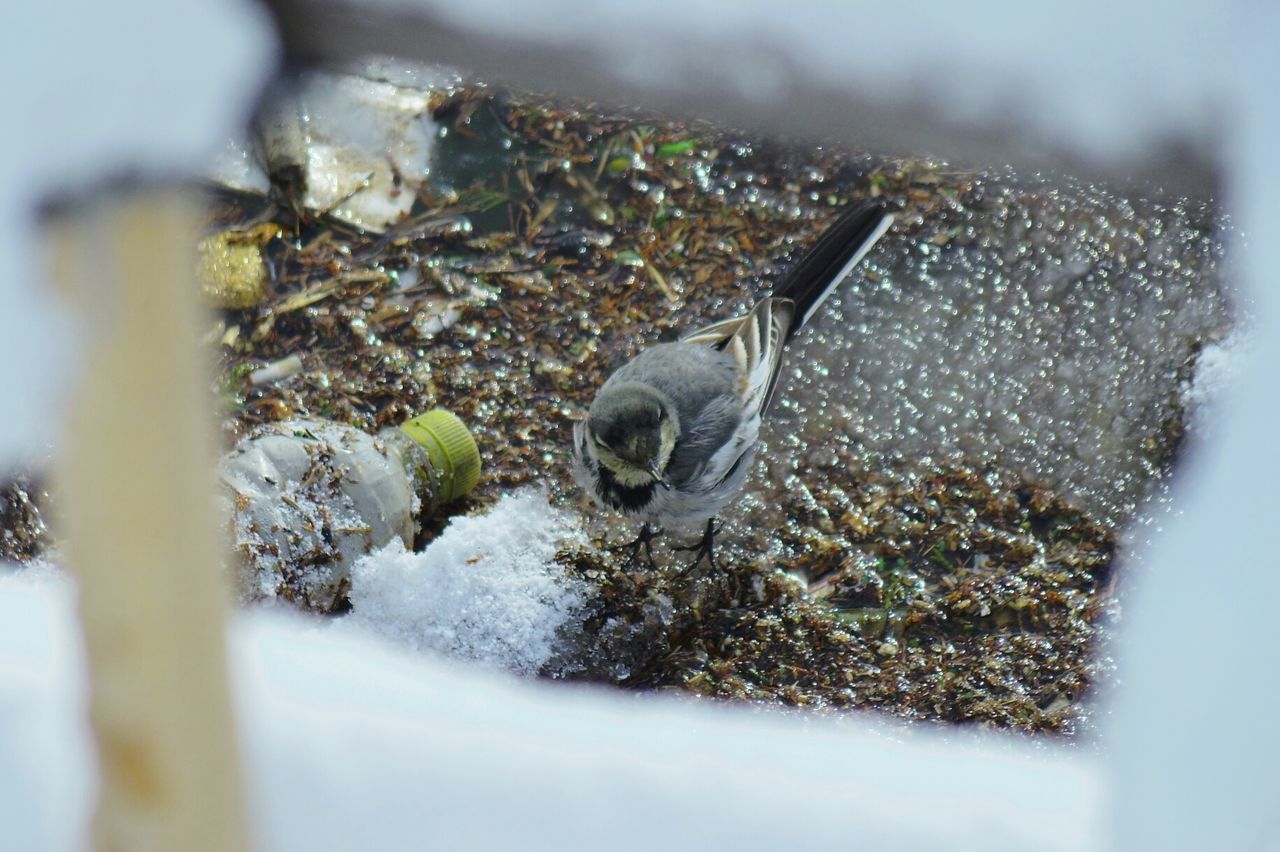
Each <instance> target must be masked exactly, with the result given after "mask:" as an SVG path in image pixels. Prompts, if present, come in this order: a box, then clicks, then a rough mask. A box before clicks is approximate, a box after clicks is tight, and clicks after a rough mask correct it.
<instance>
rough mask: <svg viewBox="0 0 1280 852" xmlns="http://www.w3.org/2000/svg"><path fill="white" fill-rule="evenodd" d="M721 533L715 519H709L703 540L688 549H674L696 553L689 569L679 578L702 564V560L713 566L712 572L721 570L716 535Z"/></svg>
mask: <svg viewBox="0 0 1280 852" xmlns="http://www.w3.org/2000/svg"><path fill="white" fill-rule="evenodd" d="M719 531H720V529H719V527H717V526H716V519H715V518H708V519H707V528H706V529H705V530H704V531H703V533H702V538H700V539H698V541H697V542H695V543H694V544H691V545H689V546H687V547H674V548H672V550H691V551H694V557H693V561H692V562H690V563H689V565H688V567H687V568H685V569H684V570H683V571H681V572H680V574H679V575H678V576H680V577H683V576H685V575H686V574H688V573H689V572H690V571H692V570H693V569H694V568H697V567H698V566H699V565H701V564H702V560H704V559H705V560H707V564H708V565H710V566H711V570H712V571H717V570H719V568H720V566H719V565H717V564H716V551H715V539H716V533H718V532H719Z"/></svg>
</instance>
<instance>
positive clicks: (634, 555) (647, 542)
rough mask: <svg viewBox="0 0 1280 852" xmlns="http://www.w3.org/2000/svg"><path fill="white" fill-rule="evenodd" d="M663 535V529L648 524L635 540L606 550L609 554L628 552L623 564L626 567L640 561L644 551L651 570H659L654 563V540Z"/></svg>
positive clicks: (642, 527) (641, 529) (642, 528)
mask: <svg viewBox="0 0 1280 852" xmlns="http://www.w3.org/2000/svg"><path fill="white" fill-rule="evenodd" d="M660 535H662V529H661V528H653V527H650V526H649V525H648V524H644V525H643V526H641V527H640V534H639V535H637V536H636V537H635V539H634V540H632V541H628V542H625V543H623V544H615V545H613V546H612V547H606V548H604V549H605V550H606V551H608V552H609V553H621V552H623V551H626V553H627V561H626V562H625V563H623V564H624V565H625V566H631V565H634V564H635V563H637V562H639V561H640V550H641V549H642V548H643V549H644V556H645V559H646V560H647V561H648V563H649V568H650V569H652V570H655V571H656V570H657V567H658V566H657V565H656V564H655V563H654V561H653V540H654V539H655V538H657V537H658V536H660Z"/></svg>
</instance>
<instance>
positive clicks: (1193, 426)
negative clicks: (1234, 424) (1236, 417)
mask: <svg viewBox="0 0 1280 852" xmlns="http://www.w3.org/2000/svg"><path fill="white" fill-rule="evenodd" d="M1252 350H1253V346H1252V344H1251V335H1250V332H1249V331H1248V330H1246V329H1236V330H1235V331H1233V332H1232V333H1231V334H1230V335H1228V336H1227V337H1226V338H1225V339H1223V340H1221V341H1219V342H1217V343H1210V344H1208V345H1207V346H1205V347H1204V348H1203V349H1201V350H1200V354H1199V355H1198V356H1197V357H1196V365H1195V371H1194V373H1192V376H1191V380H1190V381H1189V382H1187V383H1186V384H1185V385H1184V386H1183V388H1182V395H1181V396H1182V400H1181V401H1182V407H1183V409H1184V410H1185V411H1186V413H1187V416H1186V426H1187V431H1188V432H1189V433H1190V434H1191V435H1192V437H1193V438H1195V439H1197V440H1200V441H1204V440H1206V439H1208V438H1210V437H1211V436H1212V432H1213V423H1214V422H1216V420H1217V418H1218V416H1219V413H1220V411H1219V409H1220V407H1221V406H1222V404H1223V403H1224V402H1225V401H1226V400H1227V399H1228V398H1229V395H1230V393H1231V391H1232V390H1233V388H1234V385H1235V384H1236V382H1237V381H1238V380H1239V379H1240V372H1241V368H1242V366H1243V365H1244V364H1245V363H1247V362H1248V360H1249V359H1250V358H1251V357H1252V356H1253V351H1252Z"/></svg>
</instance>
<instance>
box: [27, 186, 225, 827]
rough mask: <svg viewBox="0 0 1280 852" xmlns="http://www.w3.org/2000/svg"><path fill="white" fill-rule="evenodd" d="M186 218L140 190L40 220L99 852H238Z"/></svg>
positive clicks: (191, 229)
mask: <svg viewBox="0 0 1280 852" xmlns="http://www.w3.org/2000/svg"><path fill="white" fill-rule="evenodd" d="M198 222H199V219H198V212H197V208H196V207H195V206H194V204H193V202H192V201H191V200H190V199H188V198H186V197H184V196H182V195H180V194H178V193H176V192H167V191H160V192H141V191H140V192H137V193H133V194H127V195H115V196H112V197H110V198H109V200H105V201H99V202H95V203H93V204H91V205H89V207H88V208H87V209H86V210H85V211H83V212H76V213H75V215H73V216H72V217H70V218H69V219H63V220H60V221H59V222H57V223H55V224H54V225H52V231H53V249H54V258H53V263H54V272H55V276H56V278H57V280H58V281H59V282H60V283H61V284H62V285H63V286H64V287H66V288H67V289H69V290H70V291H71V292H72V294H73V301H74V302H75V304H76V305H77V307H78V308H79V309H80V314H81V319H82V328H83V332H84V336H85V345H84V356H85V358H84V362H83V363H84V368H83V372H82V375H81V377H80V381H79V386H78V388H77V389H76V391H75V396H74V398H73V399H72V400H71V401H70V402H71V405H70V406H69V408H70V411H71V414H70V418H69V422H68V423H67V424H66V425H67V429H66V431H65V434H64V435H63V437H62V443H61V446H60V453H59V454H60V459H59V480H60V482H59V491H60V495H61V504H62V508H63V516H64V524H65V532H66V540H67V546H68V557H69V564H70V565H71V566H72V568H73V571H74V573H75V575H76V577H77V580H78V584H79V589H80V617H81V623H82V625H83V628H84V637H85V644H86V647H87V653H88V660H89V669H90V671H89V680H90V686H91V699H90V713H91V717H92V722H93V729H94V734H95V736H96V739H97V746H98V754H99V762H100V766H101V777H102V788H101V799H100V801H99V804H98V810H97V813H96V815H95V817H94V824H93V842H94V847H95V848H96V849H98V850H102V852H126V850H127V852H149V850H155V852H162V850H163V852H177V850H183V852H199V850H208V851H209V852H214V850H218V852H231V850H243V849H246V848H247V840H246V824H245V817H244V803H243V798H242V793H241V789H240V787H241V785H240V761H239V753H238V750H237V743H236V739H235V736H234V731H233V724H232V716H231V702H230V698H229V693H228V689H227V686H228V678H227V668H226V665H227V659H226V644H225V643H226V639H225V628H224V623H225V618H226V610H227V594H228V593H227V591H226V586H227V584H226V583H225V582H224V578H223V561H222V558H221V556H222V550H221V546H220V544H219V542H218V539H217V536H216V526H215V523H216V522H215V520H214V514H213V511H212V496H213V495H212V483H213V476H212V470H213V460H214V453H213V447H214V440H213V436H214V420H213V413H212V405H211V391H210V380H209V372H208V370H207V369H206V364H205V362H204V360H203V357H202V353H201V351H200V347H199V342H198V341H199V339H200V335H201V334H202V332H203V331H204V324H203V323H202V322H201V312H202V311H201V305H200V291H199V289H198V287H197V285H196V282H195V280H194V263H193V254H194V245H195V242H196V235H197V228H198Z"/></svg>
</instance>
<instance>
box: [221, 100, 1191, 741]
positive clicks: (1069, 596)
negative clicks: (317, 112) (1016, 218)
mask: <svg viewBox="0 0 1280 852" xmlns="http://www.w3.org/2000/svg"><path fill="white" fill-rule="evenodd" d="M432 104H433V114H434V116H435V119H436V120H437V121H439V122H441V123H442V124H443V125H444V128H445V130H446V131H447V133H446V134H445V135H443V137H442V138H441V139H440V141H439V145H438V146H437V158H438V160H440V161H441V165H440V167H439V168H438V169H437V170H436V172H435V179H434V180H433V181H432V182H430V183H429V184H427V185H424V186H423V187H421V188H420V189H419V190H418V197H417V199H416V201H415V203H414V206H413V208H412V209H411V210H410V212H409V214H408V216H407V217H406V218H405V219H404V220H403V221H401V222H400V223H399V224H397V225H395V226H393V227H391V228H390V229H388V231H387V232H386V233H383V234H366V233H362V232H360V231H358V230H356V229H353V228H352V227H350V226H349V225H346V224H343V223H342V222H339V221H335V220H333V219H331V218H326V217H322V216H320V217H317V216H314V215H312V214H308V213H306V212H305V211H300V210H297V209H293V208H288V207H287V206H281V207H275V206H271V205H270V203H268V202H263V201H261V200H260V199H257V198H255V197H252V196H247V195H245V196H241V195H235V194H228V193H225V192H218V193H214V194H213V195H212V196H211V198H210V204H211V214H210V222H209V224H210V228H211V229H215V230H220V229H232V228H238V229H248V228H251V227H258V228H259V230H258V231H255V233H269V234H273V235H274V236H272V237H271V238H270V239H269V240H268V241H267V242H265V244H264V245H263V258H264V263H265V264H266V267H267V269H268V272H269V276H268V282H267V285H266V291H267V293H266V298H265V299H264V300H263V301H262V302H261V303H260V304H258V305H256V306H254V307H252V308H247V309H243V310H229V311H224V312H222V314H221V315H220V320H219V322H220V323H221V326H220V328H219V330H218V331H219V333H218V335H216V336H215V337H214V338H213V339H215V340H217V339H220V341H221V342H220V343H218V344H217V345H218V352H219V357H220V373H219V380H218V390H219V392H220V394H221V398H222V399H223V401H224V405H225V415H226V416H225V430H224V431H225V433H226V437H227V438H228V441H229V442H230V441H233V440H234V439H235V438H237V437H239V436H241V435H243V434H245V433H247V432H248V431H249V430H251V429H253V428H254V427H255V426H257V425H259V424H261V423H265V422H271V421H277V420H284V419H288V418H291V417H322V418H327V419H331V420H336V421H340V422H345V423H351V424H354V425H357V426H360V427H362V428H365V429H367V430H370V431H372V430H376V429H378V428H381V427H383V426H386V425H389V424H394V423H399V422H401V421H403V420H405V419H407V418H409V417H411V416H413V415H415V414H417V413H419V412H422V411H425V410H427V409H429V408H432V407H434V406H443V407H446V408H449V409H450V410H452V411H454V412H456V413H457V414H458V415H459V416H461V417H462V419H463V420H464V421H465V422H466V423H467V424H468V425H469V426H470V427H471V428H472V430H473V432H474V434H475V436H476V439H477V442H478V443H479V445H480V447H481V451H482V453H483V454H484V469H485V478H484V479H483V481H482V482H481V484H480V486H479V487H478V488H477V490H476V491H475V492H473V494H472V496H471V498H470V500H469V502H468V503H466V504H463V505H462V506H461V507H460V509H461V510H464V511H465V510H469V509H476V508H479V507H482V506H486V505H489V504H492V503H493V502H494V501H495V500H496V499H497V498H498V497H499V496H500V495H502V494H504V493H508V492H510V491H511V490H512V489H513V488H516V487H518V486H520V485H523V484H525V483H529V482H537V483H542V484H546V485H548V486H549V488H550V490H551V494H552V497H553V500H554V501H555V502H556V503H557V504H559V505H564V506H571V505H577V506H578V507H579V508H581V509H582V510H583V511H584V513H585V516H586V517H587V518H588V519H589V524H590V532H591V534H592V536H593V538H594V540H595V541H596V543H597V544H602V543H605V542H606V541H607V540H611V539H614V540H616V539H622V538H624V537H626V536H627V535H629V533H630V531H629V530H626V529H625V525H623V524H619V523H617V522H616V520H614V521H611V520H609V519H607V518H604V517H602V516H601V515H600V513H598V512H597V511H595V510H594V509H590V508H589V507H588V504H587V503H586V502H585V501H584V499H583V498H582V495H580V494H578V493H576V491H575V489H574V487H573V485H572V483H571V479H570V476H569V472H568V470H569V464H568V462H569V436H570V431H571V424H572V421H573V420H574V419H575V418H577V417H580V416H581V415H582V414H583V413H584V412H585V409H586V407H587V405H588V404H589V403H590V401H591V398H592V396H593V394H594V393H595V391H596V389H597V388H598V387H599V386H600V384H601V383H602V382H603V381H604V379H605V378H606V377H607V376H608V375H609V373H610V372H612V370H613V369H614V368H616V367H617V366H618V365H620V364H621V363H623V362H624V361H625V360H626V359H628V358H630V357H631V356H633V355H634V354H635V353H636V352H637V351H638V350H639V349H640V348H641V347H642V346H643V345H645V344H647V343H650V342H652V341H654V340H658V339H670V338H671V337H673V336H674V335H675V334H677V333H678V332H679V331H681V330H684V329H688V328H692V327H696V326H698V325H699V324H700V323H702V322H705V321H709V320H711V319H716V318H720V317H723V316H724V315H726V314H728V313H729V312H731V311H735V310H739V309H741V308H743V307H745V306H747V305H749V304H750V303H751V301H752V300H753V299H754V298H756V297H758V296H759V295H761V294H762V293H764V292H765V291H766V290H767V289H768V287H769V286H771V285H772V284H773V283H775V282H776V281H777V279H778V277H779V275H780V273H781V272H782V271H784V270H785V268H786V266H787V264H789V263H790V262H791V261H792V260H793V259H794V257H795V256H796V255H797V254H798V253H799V252H801V251H802V250H803V249H804V247H806V246H807V245H809V244H810V243H811V242H812V241H813V240H814V239H815V238H816V236H817V235H818V234H819V233H820V232H821V231H822V230H823V229H824V228H825V227H826V226H827V225H828V224H829V223H830V222H831V221H832V219H833V218H834V217H835V216H836V215H837V214H838V211H839V210H840V209H841V207H842V206H843V205H845V204H847V203H849V202H851V201H853V200H857V199H862V198H866V197H882V198H885V199H886V200H887V201H889V202H891V203H892V204H893V205H894V206H895V207H896V208H897V209H898V224H897V225H895V230H894V231H893V232H892V233H891V235H890V238H889V240H890V242H895V241H896V242H895V244H900V251H899V253H900V254H904V255H905V254H907V253H908V252H917V253H918V254H920V255H921V256H922V257H924V258H925V260H924V261H921V262H922V263H923V262H925V261H928V262H931V263H937V262H940V261H939V260H938V259H939V258H943V257H945V256H947V253H948V252H952V251H965V250H969V248H971V247H972V246H975V245H978V246H981V247H982V249H983V251H988V252H995V251H997V250H998V248H999V247H998V246H994V247H993V246H991V245H989V244H988V242H989V241H990V239H991V237H990V236H989V235H986V234H975V233H974V232H973V231H972V229H971V228H968V229H966V227H964V226H963V225H961V224H958V222H960V221H961V219H960V216H959V211H962V210H963V209H965V208H966V206H969V207H973V208H981V207H983V206H984V205H985V206H988V207H994V206H997V205H999V204H1003V203H1004V201H1003V200H1002V199H1000V198H993V197H991V196H990V186H991V183H992V182H991V180H989V177H984V176H983V175H979V174H975V173H968V172H962V171H956V170H953V169H950V168H948V167H946V166H945V164H941V163H936V162H928V161H912V160H902V159H896V158H891V157H883V156H870V155H865V154H855V153H851V152H848V151H843V150H840V149H838V148H836V147H830V146H826V147H821V148H814V147H813V146H807V147H806V146H800V145H791V144H783V143H779V142H771V141H766V140H762V139H758V138H754V137H752V136H749V135H746V134H741V133H736V132H731V131H726V130H723V129H717V128H713V127H710V126H706V125H701V124H692V125H691V124H680V123H676V122H671V121H668V120H665V119H661V118H659V117H655V116H652V115H646V114H642V113H638V112H633V113H628V114H624V115H618V114H607V115H606V114H602V113H601V112H600V109H599V107H596V106H590V105H566V104H565V103H563V102H558V103H552V102H550V101H548V100H547V99H545V98H542V97H533V96H527V95H510V94H505V93H500V92H497V91H495V90H492V89H489V88H487V87H484V86H479V85H466V86H460V87H455V88H454V89H451V90H450V91H449V92H447V93H443V94H440V95H438V96H433V98H432ZM266 223H269V224H270V226H271V227H270V228H266V227H265V224H266ZM1019 227H1020V226H1019ZM1037 239H1040V237H1037ZM895 250H898V249H895ZM917 250H918V251H917ZM1206 262H1207V261H1206ZM1073 274H1075V273H1073ZM1080 274H1081V275H1083V274H1084V273H1080ZM893 286H894V284H893V282H892V281H891V280H889V278H888V276H887V274H886V272H885V267H882V266H876V265H874V264H873V265H870V266H869V267H868V268H867V269H866V284H865V287H864V289H866V290H869V291H873V290H886V291H887V290H891V289H892V288H893ZM1046 286H1047V285H1046ZM833 301H834V300H833ZM842 331H843V329H842V328H840V327H837V328H835V329H834V330H833V331H832V332H830V333H841V332H842ZM960 333H966V334H967V333H968V330H966V329H964V328H961V329H960V330H959V331H958V332H957V334H960ZM811 336H812V335H811ZM815 340H816V338H815ZM815 345H819V344H815ZM291 355H298V356H300V359H301V365H302V368H301V370H299V371H298V372H297V373H295V374H293V375H291V376H288V377H285V378H283V379H282V380H280V381H278V382H275V383H273V384H254V383H253V382H251V381H250V380H249V376H250V375H251V374H252V373H253V372H254V371H255V370H259V369H261V368H263V367H264V366H266V365H268V364H271V363H274V362H276V361H278V360H280V359H282V358H286V357H288V356H291ZM818 378H819V379H820V378H821V376H819V377H818ZM785 382H786V379H784V385H785ZM820 413H822V414H823V417H822V418H809V421H808V422H806V423H803V424H800V425H794V424H793V421H789V420H787V419H786V418H788V417H792V418H794V417H795V415H794V413H793V412H790V411H788V410H787V409H786V407H785V405H783V406H779V410H778V411H775V412H773V413H772V416H773V420H774V421H776V423H774V424H772V425H771V426H770V427H769V429H771V430H772V431H769V430H766V436H765V443H764V446H763V447H762V452H761V454H760V459H759V461H758V469H757V471H756V473H755V475H754V476H753V479H752V484H751V485H750V487H749V491H748V494H747V495H746V497H745V498H744V499H743V501H741V503H740V504H738V505H737V506H735V507H734V509H733V516H732V517H729V518H726V530H725V532H724V533H723V534H722V535H721V538H720V541H721V543H722V549H721V550H720V551H719V556H720V558H721V560H722V562H723V563H724V564H725V565H727V566H728V567H727V569H726V570H724V571H723V572H721V573H720V574H718V575H716V576H703V575H700V574H698V573H694V574H692V575H690V577H689V578H687V579H677V578H676V573H677V571H678V569H679V567H680V560H679V558H678V557H677V556H676V555H675V554H674V553H672V552H671V551H670V550H669V546H668V544H666V543H664V544H661V545H660V546H659V548H658V566H659V569H658V570H649V569H648V568H639V567H636V566H624V565H622V564H621V562H620V560H619V559H618V558H616V557H615V556H613V555H610V554H608V553H606V552H604V551H603V550H601V549H599V548H598V547H592V548H579V549H576V550H573V551H570V552H564V553H561V554H560V556H559V561H560V564H561V565H563V566H564V567H565V568H566V569H567V570H568V571H569V572H570V573H571V574H573V575H574V576H575V577H580V578H582V579H584V580H586V581H587V582H589V583H591V584H592V585H593V586H595V587H597V589H598V594H597V595H596V597H595V599H594V603H593V604H592V605H591V606H590V608H589V609H588V612H587V616H586V624H585V627H584V629H583V630H582V632H581V635H579V636H577V637H568V638H569V641H568V642H567V646H568V648H569V650H567V651H565V652H564V653H563V654H562V655H561V656H560V658H558V659H557V660H556V661H554V662H553V663H551V664H549V665H548V666H546V667H545V670H544V673H545V674H548V675H551V676H555V677H562V678H574V679H585V680H595V681H602V682H606V683H611V684H615V685H618V686H621V687H626V688H632V689H679V690H683V691H686V692H689V693H693V694H696V695H701V696H709V697H715V698H730V699H746V700H754V701H760V702H767V703H770V704H782V705H793V706H806V707H810V708H817V709H825V710H839V709H842V708H853V707H857V708H871V707H874V708H877V709H880V710H884V711H887V712H890V713H894V714H897V715H900V716H904V717H908V718H913V719H937V720H954V721H969V722H976V723H982V724H989V725H995V726H999V727H1009V728H1018V729H1023V730H1029V731H1045V732H1059V733H1066V734H1071V733H1074V732H1077V731H1078V730H1079V729H1080V728H1081V726H1082V725H1083V724H1085V722H1086V721H1087V703H1085V702H1083V701H1082V699H1083V698H1084V697H1085V696H1087V695H1088V694H1089V693H1090V690H1091V689H1092V687H1093V685H1094V683H1095V681H1096V680H1097V678H1098V676H1099V668H1098V664H1097V663H1095V662H1093V661H1092V660H1093V654H1094V652H1095V650H1096V649H1097V647H1098V644H1099V639H1100V637H1101V636H1102V634H1103V633H1104V632H1105V631H1106V630H1107V624H1106V620H1105V619H1104V618H1102V615H1101V614H1102V613H1103V612H1104V611H1105V610H1106V608H1107V606H1108V597H1107V596H1108V594H1109V592H1108V591H1107V590H1108V588H1109V584H1108V582H1107V581H1108V577H1109V573H1110V572H1111V570H1112V559H1113V552H1114V537H1113V530H1114V528H1115V519H1114V518H1107V519H1100V518H1099V517H1097V516H1094V515H1090V514H1089V513H1088V512H1087V511H1086V510H1084V509H1081V508H1079V507H1078V506H1077V505H1076V504H1075V503H1074V502H1073V501H1071V500H1069V499H1068V498H1066V497H1064V496H1063V495H1062V494H1061V493H1059V492H1055V491H1054V490H1053V489H1052V488H1051V487H1046V485H1045V484H1044V483H1043V482H1041V481H1040V480H1038V479H1036V478H1035V477H1033V476H1027V475H1025V474H1019V473H1017V472H1014V471H1011V470H1009V469H1005V468H1002V467H1001V466H1000V465H999V464H996V463H988V462H986V461H984V462H982V463H981V464H979V465H976V466H974V465H973V464H966V463H965V460H964V459H957V458H950V457H948V458H941V457H938V458H934V457H915V458H905V459H904V458H894V457H893V455H892V454H891V453H890V454H886V453H878V454H877V453H871V452H869V451H867V450H866V448H865V446H864V445H863V442H862V437H861V433H858V432H857V431H856V430H854V429H853V428H852V427H851V426H849V424H848V422H847V418H846V420H844V421H842V420H840V419H839V417H840V416H844V415H838V412H837V409H836V407H835V406H832V407H831V412H830V415H829V417H828V412H826V411H825V410H824V411H823V412H820ZM801 426H803V428H804V429H805V430H806V431H805V432H804V434H801ZM1176 427H1177V424H1172V425H1171V426H1170V427H1169V428H1168V429H1167V430H1165V431H1164V432H1162V433H1161V434H1162V435H1163V436H1165V437H1164V438H1160V445H1159V446H1158V447H1156V448H1154V449H1153V450H1152V452H1151V453H1150V455H1151V458H1152V461H1151V463H1150V465H1149V466H1148V469H1147V470H1148V472H1147V473H1146V474H1145V475H1147V476H1149V477H1153V478H1158V477H1161V476H1163V475H1164V473H1166V472H1167V471H1168V469H1169V465H1170V464H1172V461H1171V460H1172V459H1173V457H1174V455H1175V452H1174V450H1176V445H1177V442H1178V439H1179V435H1180V432H1179V431H1178V429H1177V428H1176ZM826 435H839V436H841V437H839V439H838V440H837V439H831V440H828V439H827V438H826V437H822V438H821V439H818V438H815V436H826ZM1157 437H1158V438H1159V437H1160V436H1157ZM441 523H442V522H441ZM439 529H440V526H439V525H437V526H436V527H434V528H429V529H427V530H425V531H424V536H423V538H424V540H429V539H430V538H432V537H433V536H434V535H435V534H437V533H438V532H439ZM422 543H423V541H421V540H420V541H419V543H418V544H419V546H421V545H422ZM670 543H679V542H674V541H673V542H670Z"/></svg>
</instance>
